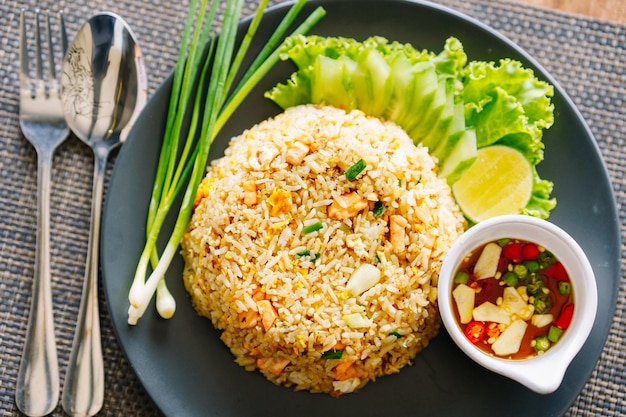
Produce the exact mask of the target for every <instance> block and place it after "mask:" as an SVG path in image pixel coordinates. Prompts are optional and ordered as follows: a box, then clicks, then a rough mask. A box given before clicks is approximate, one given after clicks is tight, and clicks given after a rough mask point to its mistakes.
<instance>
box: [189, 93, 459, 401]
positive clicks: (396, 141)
mask: <svg viewBox="0 0 626 417" xmlns="http://www.w3.org/2000/svg"><path fill="white" fill-rule="evenodd" d="M359 160H363V162H364V163H365V164H364V165H365V168H364V169H363V170H362V172H360V173H359V174H358V176H357V177H356V178H354V179H353V180H352V181H350V180H349V179H347V178H346V174H345V172H346V170H347V169H348V168H350V167H351V166H352V165H354V164H356V163H357V161H359ZM348 176H349V175H348ZM196 204H197V206H196V208H195V211H194V214H193V217H192V219H191V221H190V224H189V229H188V232H187V233H186V234H185V237H184V239H183V242H182V248H183V251H182V253H183V257H184V260H185V269H184V283H185V287H186V289H187V291H188V292H189V294H190V295H191V299H192V302H193V305H194V307H195V308H196V310H197V311H198V312H199V313H200V314H201V315H202V316H206V317H208V318H210V319H211V321H212V322H213V325H214V326H215V327H216V328H218V329H221V330H222V331H223V332H222V335H221V338H222V340H223V342H224V343H225V344H226V345H227V346H228V347H229V348H230V350H231V351H232V353H233V354H234V356H235V358H236V362H237V363H238V364H240V365H241V366H243V367H245V368H246V369H247V370H250V371H252V370H255V369H258V370H260V372H262V373H263V374H264V375H265V376H266V377H267V379H269V380H270V381H272V382H274V383H276V384H282V385H285V386H289V387H293V388H294V389H296V390H309V391H311V392H325V393H330V394H331V395H334V396H337V395H341V394H343V393H349V392H353V391H355V390H357V389H359V388H360V387H362V386H363V385H365V384H366V383H367V382H368V381H370V380H374V379H375V378H377V377H379V376H382V375H387V374H391V373H394V372H398V371H399V370H400V369H401V368H402V367H404V366H405V365H408V364H410V363H411V361H412V360H413V358H414V357H415V355H416V354H417V353H418V352H419V351H421V350H422V349H423V348H424V347H426V346H427V344H428V342H429V340H430V339H431V338H432V337H434V336H435V335H436V334H437V332H438V330H439V319H438V314H437V302H436V300H437V289H436V286H437V277H438V272H439V268H440V266H441V263H442V260H443V257H444V255H445V254H446V252H447V251H448V249H449V248H450V246H451V245H452V243H453V241H454V240H455V239H456V238H457V237H458V236H459V235H460V234H461V233H462V232H463V230H464V227H465V224H464V220H463V217H462V215H461V213H460V211H459V209H458V207H457V206H456V204H455V202H454V200H453V198H452V195H451V192H450V189H449V187H448V185H447V184H446V182H445V181H444V180H441V179H439V178H437V173H436V167H435V163H434V161H433V159H432V158H431V157H430V156H429V155H428V152H427V150H426V149H425V148H422V147H419V146H418V147H416V146H415V145H413V143H412V141H411V140H410V138H409V137H408V136H407V134H406V133H405V132H404V131H403V130H402V129H400V128H399V127H397V126H396V125H394V124H392V123H386V122H382V121H380V120H378V119H375V118H370V117H367V116H365V115H364V114H363V113H362V112H359V111H352V112H350V113H346V112H345V111H343V110H340V109H337V108H332V107H323V106H312V105H307V106H298V107H294V108H290V109H288V110H287V111H286V112H285V113H282V114H280V115H278V116H276V117H275V118H273V119H269V120H266V121H264V122H262V123H260V124H258V125H256V126H254V127H253V128H251V129H249V130H247V131H245V132H244V133H243V134H242V135H241V136H238V137H236V138H234V139H232V141H231V143H230V146H229V148H228V149H227V150H226V152H225V156H224V157H222V158H221V159H219V160H216V161H214V162H213V163H212V165H211V166H210V168H209V170H208V174H207V176H206V178H205V179H204V181H203V182H202V184H201V186H200V188H199V191H198V196H197V199H196ZM361 265H369V266H367V267H363V268H359V267H360V266H361ZM357 270H358V271H359V272H357V273H355V271H357ZM377 275H379V276H378V279H376V277H377ZM350 280H352V284H351V285H348V282H349V281H350ZM355 286H357V287H356V288H357V289H355Z"/></svg>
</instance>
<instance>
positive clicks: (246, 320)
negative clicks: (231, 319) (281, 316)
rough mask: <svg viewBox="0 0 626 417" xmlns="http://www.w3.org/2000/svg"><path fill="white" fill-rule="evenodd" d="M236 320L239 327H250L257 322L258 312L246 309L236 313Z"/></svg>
mask: <svg viewBox="0 0 626 417" xmlns="http://www.w3.org/2000/svg"><path fill="white" fill-rule="evenodd" d="M237 320H238V321H239V328H240V329H251V328H253V327H254V326H256V325H257V323H258V322H259V313H258V312H256V311H254V310H252V309H248V310H246V311H242V312H241V313H239V314H237Z"/></svg>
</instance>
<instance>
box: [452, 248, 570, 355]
mask: <svg viewBox="0 0 626 417" xmlns="http://www.w3.org/2000/svg"><path fill="white" fill-rule="evenodd" d="M481 258H482V259H481ZM470 290H471V291H470ZM452 295H453V297H452V300H453V302H452V304H453V310H454V314H455V318H456V320H457V322H458V323H459V326H460V327H461V329H462V330H463V332H464V333H465V336H466V337H467V338H468V339H469V340H470V341H471V342H472V343H473V344H475V345H476V346H477V347H478V348H480V349H481V350H483V351H484V352H486V353H487V354H491V355H494V356H498V357H503V358H509V359H527V358H529V357H533V356H535V355H537V354H541V353H543V352H545V351H546V350H548V349H550V348H551V347H552V346H553V345H554V344H555V343H557V342H558V341H559V340H560V338H561V337H562V335H563V333H564V332H565V331H566V330H567V328H568V326H569V323H570V321H571V318H572V314H573V310H574V291H573V288H572V285H571V281H570V277H569V275H568V273H567V271H566V270H565V268H564V267H563V265H562V264H561V262H560V261H559V260H558V259H557V258H556V257H555V256H554V254H552V253H551V252H550V251H549V250H547V249H546V248H544V247H542V246H541V245H538V244H536V243H534V242H529V241H525V240H520V239H500V240H497V241H493V242H489V243H486V244H485V245H482V246H480V247H478V248H476V249H475V250H473V251H472V252H471V253H469V254H468V255H467V256H466V257H465V258H464V260H463V261H462V263H461V265H460V266H459V268H458V269H457V272H456V274H455V277H454V282H453V285H452ZM507 330H508V331H507ZM503 335H504V336H503ZM500 339H501V340H500Z"/></svg>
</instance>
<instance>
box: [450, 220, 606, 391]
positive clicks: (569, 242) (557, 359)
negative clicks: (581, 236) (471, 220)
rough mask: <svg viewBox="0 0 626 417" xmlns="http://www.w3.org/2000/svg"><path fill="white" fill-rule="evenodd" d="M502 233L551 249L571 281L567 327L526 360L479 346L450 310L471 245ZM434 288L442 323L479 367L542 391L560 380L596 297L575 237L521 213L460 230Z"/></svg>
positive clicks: (589, 320)
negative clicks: (571, 304)
mask: <svg viewBox="0 0 626 417" xmlns="http://www.w3.org/2000/svg"><path fill="white" fill-rule="evenodd" d="M503 238H517V239H521V240H526V241H531V242H535V243H537V244H539V245H541V246H543V247H545V248H546V249H548V250H550V251H551V252H552V253H553V254H554V255H555V256H556V258H557V259H559V260H560V261H561V263H562V264H563V266H564V267H565V269H566V271H567V272H568V274H569V276H570V280H571V284H572V289H573V294H574V303H575V309H574V315H573V317H572V321H571V324H570V326H569V328H568V330H567V331H566V332H565V333H564V334H563V336H562V338H561V339H560V340H559V341H558V342H557V343H555V344H554V346H553V347H551V348H550V349H548V350H547V351H546V352H544V353H542V354H541V355H537V356H534V357H531V358H528V359H506V358H500V357H497V356H494V355H489V354H487V353H485V352H484V351H482V350H480V349H479V348H478V347H476V346H475V345H473V344H472V343H471V342H470V341H469V340H468V339H467V338H466V337H465V335H464V334H463V332H462V330H461V327H460V326H459V324H458V322H457V319H456V318H455V313H454V310H453V305H452V303H453V302H454V300H453V299H452V296H451V290H452V284H453V279H454V275H455V273H456V271H457V269H458V267H459V265H460V264H461V261H462V260H463V258H464V257H465V256H466V255H467V254H468V253H469V252H471V251H472V250H474V249H476V248H479V247H480V246H482V245H484V244H486V243H488V242H491V241H495V240H498V239H503ZM438 293H439V310H440V313H441V317H442V320H443V323H444V326H445V327H446V330H447V331H448V333H449V334H450V336H451V337H452V339H453V340H454V342H455V343H456V344H457V345H458V346H459V348H461V350H462V351H463V352H465V354H467V355H468V356H469V357H470V358H471V359H473V360H474V361H475V362H477V363H478V364H480V365H482V366H483V367H485V368H487V369H489V370H491V371H493V372H496V373H498V374H500V375H503V376H506V377H508V378H510V379H512V380H515V381H517V382H519V383H521V384H523V385H525V386H526V387H528V388H530V389H531V390H533V391H535V392H537V393H541V394H548V393H551V392H553V391H555V390H556V389H557V388H558V387H559V386H560V385H561V382H562V381H563V377H564V376H565V371H566V370H567V368H568V366H569V365H570V363H571V361H572V360H573V359H574V357H575V356H576V354H577V353H578V351H579V350H580V349H581V348H582V346H583V344H584V343H585V341H586V340H587V337H588V336H589V333H590V332H591V328H592V326H593V322H594V320H595V316H596V309H597V302H598V301H597V289H596V281H595V277H594V273H593V270H592V269H591V265H590V264H589V261H588V259H587V257H586V255H585V253H584V252H583V250H582V249H581V248H580V246H579V245H578V244H577V243H576V241H575V240H574V239H573V238H572V237H571V236H570V235H569V234H567V233H566V232H565V231H563V230H562V229H561V228H559V227H557V226H555V225H554V224H552V223H550V222H548V221H546V220H541V219H538V218H534V217H530V216H524V215H506V216H498V217H494V218H491V219H488V220H485V221H483V222H480V223H478V224H477V225H475V226H473V227H471V228H470V229H469V230H468V231H467V232H465V233H464V234H463V235H462V236H461V237H460V238H459V239H458V240H457V241H456V242H455V243H454V244H453V246H452V248H451V249H450V251H449V252H448V254H447V256H446V258H445V260H444V262H443V265H442V267H441V272H440V276H439V284H438Z"/></svg>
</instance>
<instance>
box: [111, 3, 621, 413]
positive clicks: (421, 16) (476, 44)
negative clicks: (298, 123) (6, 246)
mask: <svg viewBox="0 0 626 417" xmlns="http://www.w3.org/2000/svg"><path fill="white" fill-rule="evenodd" d="M319 3H320V2H318V1H311V2H309V4H308V5H307V7H306V8H305V12H306V11H311V10H312V9H313V7H314V6H316V5H318V4H319ZM323 5H324V6H325V8H326V9H327V11H328V14H327V16H326V17H325V18H324V19H323V20H322V21H321V22H320V23H319V24H318V25H317V26H316V27H315V28H314V31H313V32H314V33H316V34H321V35H335V36H337V35H341V36H348V37H355V38H357V39H364V38H365V37H368V36H371V35H381V36H385V37H387V38H388V39H392V40H398V41H401V42H410V43H412V44H413V45H414V46H416V47H417V48H428V49H431V50H434V51H439V50H441V48H442V46H443V44H444V40H445V39H446V38H447V37H449V36H451V35H453V36H456V37H458V38H459V39H460V40H461V41H462V43H463V45H464V47H465V50H466V52H467V54H468V56H469V58H470V59H482V60H497V59H499V58H504V57H511V58H514V59H519V60H521V61H523V62H524V63H525V64H526V65H528V66H530V67H532V68H534V69H535V70H536V72H537V74H538V75H539V77H540V78H543V79H545V80H547V81H549V82H551V83H553V84H556V83H555V81H554V79H553V78H552V77H551V76H550V75H548V74H547V73H546V72H545V70H543V69H541V68H540V67H539V65H538V64H537V63H536V62H535V61H534V60H533V59H532V58H531V57H530V56H529V55H528V54H526V53H525V52H524V51H522V50H521V49H520V48H519V47H518V46H516V45H515V44H513V43H512V42H511V41H509V40H507V39H505V38H504V37H502V36H501V35H499V34H498V33H497V32H495V31H494V30H492V29H490V28H488V27H486V26H484V25H482V24H480V23H478V22H476V21H475V20H472V19H469V18H467V17H466V16H464V15H461V14H459V13H457V12H454V11H452V10H449V9H446V8H443V7H440V6H436V5H432V4H425V3H420V2H410V1H382V0H341V1H333V2H325V3H323ZM286 10H287V7H286V6H285V5H282V6H278V7H276V8H273V9H271V10H269V11H268V12H267V17H266V19H265V20H264V23H263V25H262V27H261V29H260V32H259V35H260V38H263V37H264V36H265V37H267V36H269V32H270V30H271V28H274V27H275V26H276V24H277V23H278V21H279V20H280V18H281V17H282V16H283V15H284V13H285V12H286ZM304 15H305V13H303V16H304ZM258 39H259V38H257V41H258ZM259 44H260V43H259V42H256V43H255V46H256V47H259ZM293 69H294V68H293V66H292V65H291V64H290V63H281V64H280V65H278V66H277V67H276V68H275V69H274V70H273V71H272V72H271V73H270V74H269V76H268V77H267V78H266V79H265V80H264V81H263V83H262V85H260V86H259V87H258V88H257V89H256V90H255V91H253V93H252V95H251V96H250V97H249V99H248V100H247V101H246V102H245V103H244V105H243V106H242V107H241V108H240V110H239V111H238V112H237V113H236V114H235V116H234V117H233V119H231V122H230V123H229V124H228V125H227V126H226V127H225V129H224V131H223V132H222V134H221V135H220V137H219V138H218V139H217V140H216V142H215V144H214V146H213V149H212V155H211V157H212V158H217V157H219V156H221V155H222V154H223V150H224V148H225V146H226V143H227V140H228V138H230V137H231V136H233V135H237V134H239V133H240V132H241V131H242V130H243V129H245V128H248V127H251V126H252V125H253V124H254V123H256V122H259V121H261V120H263V119H265V118H267V117H269V116H272V115H274V114H276V113H278V112H279V109H278V108H277V107H275V106H274V105H273V104H272V103H270V102H269V101H267V100H266V99H264V98H263V95H262V93H263V92H264V91H265V90H267V89H269V88H270V87H272V86H273V85H274V84H276V83H277V82H282V81H284V80H286V79H287V78H288V77H289V75H290V74H291V72H292V71H293ZM170 82H171V80H167V81H166V82H165V83H164V84H163V86H161V88H159V90H158V91H157V92H156V93H155V94H154V96H153V97H152V99H151V101H150V102H149V104H148V105H147V107H146V109H145V110H144V112H143V113H142V115H141V117H140V118H139V120H138V121H137V123H136V125H135V127H134V129H133V130H132V132H131V134H130V136H129V138H128V140H127V142H126V143H125V145H124V146H123V148H122V150H121V151H120V154H119V155H118V158H117V162H116V165H115V169H114V172H113V177H112V180H111V183H110V188H109V191H108V198H107V203H106V207H105V213H104V218H103V229H102V269H103V277H104V288H105V291H106V296H107V301H108V305H109V308H110V314H111V317H112V320H113V325H114V327H115V329H116V332H117V336H118V338H119V341H120V343H121V345H122V347H123V349H124V351H125V352H126V355H127V356H128V359H129V361H130V363H131V364H132V366H133V368H134V370H135V372H136V373H137V375H138V377H139V379H140V380H141V382H142V383H143V385H144V387H145V388H146V390H147V392H148V393H149V394H150V396H151V397H152V398H153V399H154V401H155V403H156V404H157V406H158V407H159V408H160V409H161V410H162V411H163V413H164V414H165V415H167V416H208V415H215V416H272V417H279V416H312V415H324V416H327V417H330V416H343V417H345V416H349V415H351V416H359V417H366V416H383V415H384V416H408V415H422V416H428V415H433V416H434V415H436V416H465V417H468V416H474V415H475V416H487V415H507V416H515V415H519V416H527V415H528V413H532V414H536V415H550V416H556V415H561V414H563V413H564V412H565V411H566V410H567V409H568V408H569V406H570V405H571V404H572V402H573V401H574V399H575V398H576V396H577V394H578V393H579V392H580V391H581V390H582V387H583V385H584V384H585V382H586V381H587V379H588V378H589V376H590V375H591V372H592V370H593V368H594V366H595V363H596V361H597V359H598V357H599V356H600V353H601V351H602V347H603V346H604V343H605V340H606V337H607V334H608V331H609V327H610V324H611V320H612V316H613V312H614V309H615V303H616V296H617V287H618V281H619V259H620V255H619V250H620V236H619V222H618V216H617V212H616V205H615V200H614V197H613V194H612V188H611V184H610V181H609V178H608V175H607V171H606V168H605V166H604V163H603V161H602V158H601V156H600V152H599V150H598V148H597V145H596V142H595V140H594V138H593V137H592V135H591V133H590V131H589V129H588V128H587V126H586V124H585V122H584V121H583V120H582V118H581V116H580V114H579V113H578V111H577V110H576V109H575V108H574V105H573V104H572V102H571V101H570V99H569V98H568V97H567V96H566V94H565V93H564V92H563V91H562V90H561V89H560V88H559V87H558V86H557V88H556V92H555V98H554V104H555V108H556V121H555V124H554V126H553V127H552V128H551V129H550V130H548V131H547V132H546V134H545V143H546V151H545V161H544V162H542V163H541V164H540V165H539V171H540V175H541V176H542V177H544V178H547V179H550V180H552V181H553V182H554V184H555V191H554V196H555V197H556V198H557V199H558V206H557V208H556V209H555V210H554V212H553V214H552V215H551V217H550V220H551V221H552V222H554V223H556V224H558V225H559V226H561V227H563V228H564V229H565V230H567V231H568V232H569V233H570V234H571V235H572V236H573V237H574V238H576V239H577V240H578V242H579V243H580V245H581V246H582V247H583V249H584V250H585V251H586V253H587V255H588V257H589V259H590V261H591V264H592V266H593V269H594V272H595V274H596V278H597V282H598V296H599V303H598V314H597V318H596V323H595V326H594V328H593V331H592V333H591V336H590V338H589V340H588V341H587V343H586V344H585V346H584V348H583V349H582V351H581V352H580V354H579V355H578V357H577V358H576V359H575V360H574V362H573V363H572V365H571V367H570V368H569V370H568V372H567V374H566V376H565V380H564V382H563V384H562V386H561V387H560V388H559V389H558V390H557V391H556V392H555V393H553V394H550V395H538V394H535V393H533V392H532V391H530V390H528V389H526V388H524V387H523V386H521V385H519V384H517V383H515V382H513V381H510V380H508V379H506V378H504V377H501V376H498V375H495V374H493V373H491V372H489V371H487V370H485V369H483V368H481V367H480V366H478V365H476V364H474V363H473V362H472V361H471V360H470V359H468V358H466V357H465V356H464V355H463V354H462V353H461V351H460V350H459V349H457V348H456V346H455V345H454V344H453V342H452V341H451V339H450V338H449V337H448V335H447V334H446V332H445V330H442V332H441V334H440V335H439V336H437V337H436V338H435V339H434V340H433V341H432V343H431V345H430V346H429V347H428V348H427V349H426V350H425V351H424V352H423V353H422V354H420V355H418V356H417V358H416V359H415V364H414V365H413V366H412V367H408V368H405V369H403V370H402V371H401V372H400V373H398V374H395V375H391V376H387V377H383V378H381V379H379V380H378V381H376V382H373V383H370V384H368V385H367V386H366V387H365V388H364V389H363V390H361V391H359V392H357V393H355V394H350V395H345V396H342V397H340V398H338V399H335V398H331V397H329V396H328V395H322V394H316V395H314V394H310V393H307V392H293V391H291V390H290V389H287V388H283V387H277V386H274V385H273V384H271V383H270V382H267V381H266V380H265V379H264V378H263V377H262V376H261V375H260V374H259V373H250V372H246V371H245V370H244V369H243V368H241V367H239V366H238V365H236V364H235V363H234V361H233V356H232V355H231V354H230V352H229V351H228V349H227V348H226V347H225V346H224V345H223V344H222V342H221V341H220V339H219V334H218V332H217V331H216V330H214V329H213V327H212V326H211V324H210V322H209V321H208V320H206V319H203V318H200V317H198V316H197V315H196V313H195V312H194V310H193V309H192V307H191V305H190V303H189V302H188V297H187V295H186V293H185V291H184V289H183V286H182V282H181V279H180V276H181V270H182V259H181V258H179V257H177V258H176V259H175V261H174V263H173V265H172V267H171V269H170V271H169V273H168V282H169V286H170V288H171V290H172V292H173V293H174V295H175V296H176V299H177V301H178V311H177V312H176V315H175V316H174V317H173V318H172V319H171V320H169V321H165V320H162V319H160V318H159V317H158V316H157V314H156V312H155V311H154V308H153V307H151V308H150V309H149V310H148V312H147V313H146V315H145V316H144V317H143V318H142V319H141V320H140V322H139V325H137V326H135V327H131V326H128V325H127V324H126V319H127V309H128V299H127V293H128V288H129V286H130V283H131V280H132V276H133V273H134V270H135V266H136V262H137V260H138V257H139V253H140V251H141V249H142V247H143V244H144V233H145V231H144V224H145V216H146V210H147V205H148V200H149V195H150V191H151V186H152V180H153V175H154V171H155V168H156V160H157V156H158V152H159V149H160V140H159V138H161V137H162V132H163V127H164V123H165V116H166V108H167V102H168V97H169V91H170Z"/></svg>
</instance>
